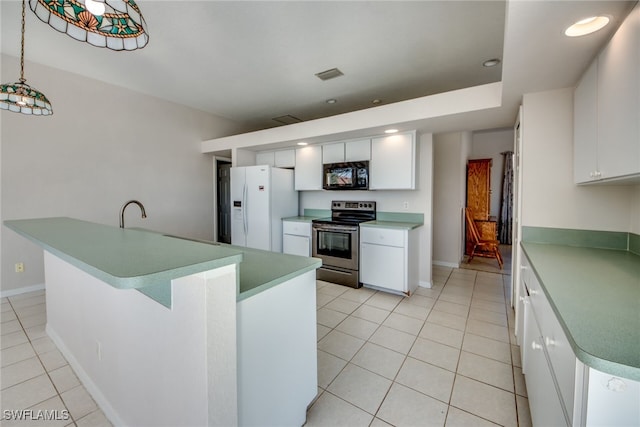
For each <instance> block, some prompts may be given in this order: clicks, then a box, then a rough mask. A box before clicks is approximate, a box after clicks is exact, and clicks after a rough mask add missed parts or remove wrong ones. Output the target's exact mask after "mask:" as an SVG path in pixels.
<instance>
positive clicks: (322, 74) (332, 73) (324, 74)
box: [316, 68, 344, 80]
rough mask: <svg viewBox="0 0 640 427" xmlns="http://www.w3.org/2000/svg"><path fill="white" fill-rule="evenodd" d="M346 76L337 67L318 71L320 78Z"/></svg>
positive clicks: (328, 78)
mask: <svg viewBox="0 0 640 427" xmlns="http://www.w3.org/2000/svg"><path fill="white" fill-rule="evenodd" d="M340 76H344V73H343V72H342V71H340V70H338V69H337V68H332V69H330V70H326V71H322V72H320V73H316V77H317V78H319V79H320V80H331V79H335V78H336V77H340Z"/></svg>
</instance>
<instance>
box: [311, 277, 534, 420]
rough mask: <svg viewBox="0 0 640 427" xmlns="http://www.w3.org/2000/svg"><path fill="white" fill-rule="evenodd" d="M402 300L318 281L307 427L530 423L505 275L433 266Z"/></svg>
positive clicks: (367, 290)
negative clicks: (423, 284)
mask: <svg viewBox="0 0 640 427" xmlns="http://www.w3.org/2000/svg"><path fill="white" fill-rule="evenodd" d="M433 271H434V273H433V282H434V286H433V288H431V289H426V288H419V289H418V290H417V292H416V293H415V294H414V295H412V296H411V297H409V298H404V297H401V296H396V295H392V294H389V293H384V292H376V291H373V290H370V289H366V288H361V289H351V288H347V287H344V286H340V285H335V284H332V283H327V282H321V281H318V284H317V306H318V329H317V331H318V386H319V389H318V397H317V399H316V401H315V402H314V403H313V405H312V406H311V407H310V408H309V411H308V413H307V424H306V425H307V426H338V425H344V426H384V425H394V426H445V425H446V426H492V425H494V426H495V425H502V426H530V425H531V419H530V414H529V403H528V399H527V393H526V387H525V384H524V378H523V376H522V370H521V367H520V349H519V347H518V346H517V345H516V344H515V336H514V332H513V327H514V324H513V321H514V317H513V311H512V310H511V308H510V306H509V304H508V303H507V301H509V298H510V295H508V286H509V280H510V276H506V275H502V274H498V273H493V272H485V271H474V270H467V269H451V268H442V267H436V266H434V269H433Z"/></svg>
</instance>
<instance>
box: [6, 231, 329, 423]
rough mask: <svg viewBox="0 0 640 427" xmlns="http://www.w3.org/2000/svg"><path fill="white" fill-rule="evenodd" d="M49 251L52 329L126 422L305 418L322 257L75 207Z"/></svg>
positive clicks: (42, 235)
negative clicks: (208, 238) (83, 217)
mask: <svg viewBox="0 0 640 427" xmlns="http://www.w3.org/2000/svg"><path fill="white" fill-rule="evenodd" d="M5 225H6V226H7V227H8V228H10V229H12V230H14V231H16V232H17V233H19V234H21V235H22V236H24V237H26V238H28V239H29V240H31V241H32V242H34V243H36V244H37V245H39V246H41V247H42V248H43V249H44V250H45V280H46V295H47V296H46V305H47V333H48V334H49V336H50V337H51V338H52V340H53V341H54V342H55V343H56V345H57V346H58V348H59V349H60V351H61V352H62V353H63V355H64V356H65V357H66V358H67V360H68V361H69V363H70V365H71V366H72V367H73V368H74V370H75V372H76V373H77V374H78V376H79V378H80V379H81V381H82V382H83V383H84V385H85V386H86V388H87V389H88V390H89V392H90V393H91V394H92V396H93V397H94V399H95V400H96V401H97V403H98V404H99V405H100V407H101V408H102V409H103V411H104V412H105V414H106V415H107V417H108V418H109V419H110V420H111V422H112V423H113V424H115V425H198V426H201V425H256V424H263V423H270V424H278V425H302V424H303V423H304V421H305V417H306V408H307V405H308V404H309V403H310V402H311V400H312V399H313V398H314V397H315V395H316V393H317V371H316V348H315V347H316V320H315V308H316V307H315V269H316V268H317V267H318V266H319V265H320V261H319V260H316V259H313V258H303V257H295V256H288V255H282V254H275V253H270V252H265V251H257V250H249V249H246V248H238V247H233V246H229V245H217V244H212V243H210V242H209V243H207V242H199V241H193V240H189V239H182V238H176V237H171V236H168V235H163V234H160V233H156V232H150V231H145V230H132V229H120V228H115V227H109V226H105V225H100V224H94V223H90V222H86V221H80V220H76V219H71V218H44V219H31V220H15V221H5Z"/></svg>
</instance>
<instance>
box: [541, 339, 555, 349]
mask: <svg viewBox="0 0 640 427" xmlns="http://www.w3.org/2000/svg"><path fill="white" fill-rule="evenodd" d="M544 343H545V344H546V346H547V347H553V346H555V345H556V340H554V339H552V338H549V337H545V338H544Z"/></svg>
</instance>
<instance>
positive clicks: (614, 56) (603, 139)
mask: <svg viewBox="0 0 640 427" xmlns="http://www.w3.org/2000/svg"><path fill="white" fill-rule="evenodd" d="M639 112H640V6H636V7H635V9H634V10H633V11H632V12H631V14H629V16H628V17H627V19H626V20H625V21H624V22H623V23H622V25H621V26H620V28H619V29H618V31H617V32H616V34H615V35H614V36H613V38H612V39H611V41H610V42H609V44H608V45H607V47H606V48H605V49H604V50H603V51H602V53H601V54H600V56H599V58H598V116H599V120H598V171H599V173H600V174H601V177H600V178H602V179H606V178H612V177H619V176H625V175H631V174H637V173H640V132H639V126H640V123H639V122H640V121H639V120H638V119H639V118H640V113H639Z"/></svg>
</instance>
